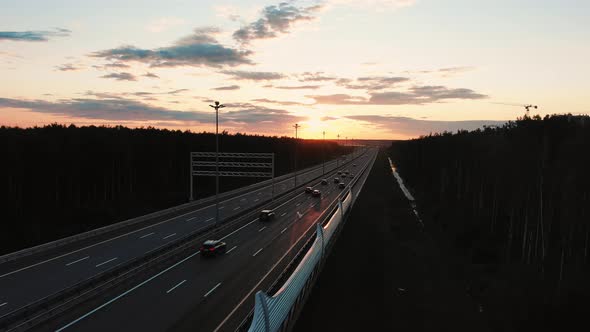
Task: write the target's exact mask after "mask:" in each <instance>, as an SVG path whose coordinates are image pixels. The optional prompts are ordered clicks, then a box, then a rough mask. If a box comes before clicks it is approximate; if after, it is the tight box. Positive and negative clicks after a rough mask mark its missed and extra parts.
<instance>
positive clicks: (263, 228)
mask: <svg viewBox="0 0 590 332" xmlns="http://www.w3.org/2000/svg"><path fill="white" fill-rule="evenodd" d="M265 229H266V226H264V227H262V228H261V229H259V230H258V231H259V232H262V231H263V230H265Z"/></svg>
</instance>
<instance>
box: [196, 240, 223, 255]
mask: <svg viewBox="0 0 590 332" xmlns="http://www.w3.org/2000/svg"><path fill="white" fill-rule="evenodd" d="M226 249H227V244H226V243H225V242H223V241H221V240H207V241H205V242H203V245H202V246H201V249H200V251H201V256H204V257H206V256H216V255H221V254H224V253H225V251H226Z"/></svg>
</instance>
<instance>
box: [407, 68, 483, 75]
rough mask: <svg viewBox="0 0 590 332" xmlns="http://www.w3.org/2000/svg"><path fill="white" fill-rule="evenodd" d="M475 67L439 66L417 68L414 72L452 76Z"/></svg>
mask: <svg viewBox="0 0 590 332" xmlns="http://www.w3.org/2000/svg"><path fill="white" fill-rule="evenodd" d="M475 69H476V67H472V66H459V67H446V68H439V69H433V70H419V71H415V72H414V73H418V74H434V75H437V76H440V77H452V76H456V75H458V74H461V73H465V72H469V71H473V70H475ZM408 73H412V72H411V71H408Z"/></svg>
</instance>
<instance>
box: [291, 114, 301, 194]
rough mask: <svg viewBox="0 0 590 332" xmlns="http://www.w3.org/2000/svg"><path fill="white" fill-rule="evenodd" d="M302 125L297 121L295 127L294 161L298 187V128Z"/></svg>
mask: <svg viewBox="0 0 590 332" xmlns="http://www.w3.org/2000/svg"><path fill="white" fill-rule="evenodd" d="M299 127H301V125H299V124H298V123H296V124H295V125H294V126H293V128H295V156H294V159H295V160H294V163H295V186H294V187H293V188H295V187H297V130H298V129H299Z"/></svg>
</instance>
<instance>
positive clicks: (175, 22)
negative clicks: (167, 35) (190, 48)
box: [146, 17, 186, 33]
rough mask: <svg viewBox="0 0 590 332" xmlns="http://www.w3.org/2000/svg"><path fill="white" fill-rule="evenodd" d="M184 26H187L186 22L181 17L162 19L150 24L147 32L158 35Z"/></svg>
mask: <svg viewBox="0 0 590 332" xmlns="http://www.w3.org/2000/svg"><path fill="white" fill-rule="evenodd" d="M183 24H186V21H185V20H184V19H182V18H179V17H161V18H159V19H157V20H154V21H152V22H150V24H149V25H148V26H147V27H146V30H148V31H151V32H155V33H158V32H163V31H166V30H168V29H170V28H173V27H175V26H179V25H183Z"/></svg>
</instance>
